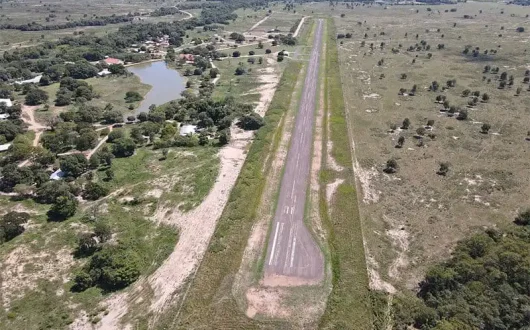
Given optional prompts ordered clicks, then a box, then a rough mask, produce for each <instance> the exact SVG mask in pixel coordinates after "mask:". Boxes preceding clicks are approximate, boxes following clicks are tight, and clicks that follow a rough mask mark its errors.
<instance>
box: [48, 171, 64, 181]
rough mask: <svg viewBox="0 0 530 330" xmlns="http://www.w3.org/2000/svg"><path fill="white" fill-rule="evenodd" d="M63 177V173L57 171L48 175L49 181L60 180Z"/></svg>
mask: <svg viewBox="0 0 530 330" xmlns="http://www.w3.org/2000/svg"><path fill="white" fill-rule="evenodd" d="M63 176H64V172H63V171H61V170H60V169H58V170H57V171H55V172H53V173H52V174H51V175H50V180H61V179H62V178H63Z"/></svg>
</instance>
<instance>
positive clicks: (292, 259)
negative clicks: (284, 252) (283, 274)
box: [290, 235, 296, 268]
mask: <svg viewBox="0 0 530 330" xmlns="http://www.w3.org/2000/svg"><path fill="white" fill-rule="evenodd" d="M295 250H296V235H295V236H294V239H293V249H292V250H291V266H290V267H291V268H292V267H293V261H294V251H295Z"/></svg>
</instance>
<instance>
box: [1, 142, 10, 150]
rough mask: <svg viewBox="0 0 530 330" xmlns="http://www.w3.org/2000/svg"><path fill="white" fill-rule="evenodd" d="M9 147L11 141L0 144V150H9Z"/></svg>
mask: <svg viewBox="0 0 530 330" xmlns="http://www.w3.org/2000/svg"><path fill="white" fill-rule="evenodd" d="M9 147H11V143H4V144H0V152H4V151H7V150H9Z"/></svg>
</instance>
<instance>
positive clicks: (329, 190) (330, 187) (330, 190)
mask: <svg viewBox="0 0 530 330" xmlns="http://www.w3.org/2000/svg"><path fill="white" fill-rule="evenodd" d="M343 182H344V179H336V180H335V181H333V182H332V183H329V184H327V185H326V200H327V201H328V203H329V202H331V199H332V198H333V195H334V194H335V192H336V191H337V188H338V187H339V186H340V185H341V184H342V183H343Z"/></svg>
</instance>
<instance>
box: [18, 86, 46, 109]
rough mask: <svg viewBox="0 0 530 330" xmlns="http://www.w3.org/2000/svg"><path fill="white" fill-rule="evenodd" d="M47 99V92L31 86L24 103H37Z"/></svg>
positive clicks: (44, 101)
mask: <svg viewBox="0 0 530 330" xmlns="http://www.w3.org/2000/svg"><path fill="white" fill-rule="evenodd" d="M47 101H48V93H46V92H45V91H43V90H42V89H38V88H33V89H31V90H30V91H29V92H28V93H27V94H26V98H25V101H24V102H25V103H26V104H27V105H39V104H42V103H46V102H47Z"/></svg>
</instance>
